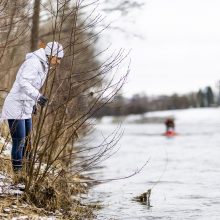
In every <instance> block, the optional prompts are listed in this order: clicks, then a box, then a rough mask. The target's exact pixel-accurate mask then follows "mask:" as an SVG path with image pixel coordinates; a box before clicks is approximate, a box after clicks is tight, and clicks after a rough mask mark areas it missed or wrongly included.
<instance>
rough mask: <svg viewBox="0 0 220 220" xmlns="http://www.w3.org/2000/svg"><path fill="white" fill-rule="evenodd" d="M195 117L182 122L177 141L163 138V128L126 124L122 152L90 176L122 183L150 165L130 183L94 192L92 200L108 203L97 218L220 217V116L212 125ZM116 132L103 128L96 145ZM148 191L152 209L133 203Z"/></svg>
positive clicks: (101, 186) (98, 130)
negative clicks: (138, 170)
mask: <svg viewBox="0 0 220 220" xmlns="http://www.w3.org/2000/svg"><path fill="white" fill-rule="evenodd" d="M218 112H219V113H220V111H219V110H218ZM215 113H216V112H215ZM194 114H195V115H196V116H197V118H196V120H193V119H192V120H186V122H184V120H180V121H179V122H178V120H176V124H177V132H178V135H177V136H176V137H174V138H166V137H165V136H163V135H162V133H163V132H164V130H165V128H164V125H163V124H135V123H134V124H128V123H127V124H126V123H125V124H123V125H122V127H121V128H120V129H121V130H124V134H123V136H122V138H121V139H120V141H119V143H118V144H117V146H116V147H115V150H116V149H118V148H119V149H118V150H117V152H116V153H115V154H113V155H112V156H111V157H110V158H109V159H107V160H105V161H103V162H102V163H101V164H99V166H97V168H96V169H95V170H93V171H92V172H90V174H91V175H93V177H94V178H95V179H98V180H106V179H112V178H116V179H117V178H121V177H126V176H128V175H130V174H132V173H133V172H135V171H136V170H137V169H139V168H141V167H142V166H143V164H145V162H146V161H148V162H147V164H146V166H145V167H144V168H143V169H142V170H141V172H140V173H138V174H136V175H134V176H132V177H130V178H128V179H122V180H117V181H109V182H108V181H107V182H106V183H103V184H99V185H96V186H94V187H93V188H92V189H91V191H90V193H89V198H90V200H92V201H97V200H99V201H101V203H102V204H103V205H104V207H103V209H101V210H99V211H98V212H97V219H100V220H102V219H133V220H135V219H199V220H201V219H205V220H207V219H220V178H219V176H220V120H219V118H220V115H218V114H216V116H213V115H212V119H213V117H218V118H216V120H211V121H209V120H200V117H198V115H197V114H196V112H194ZM199 114H200V115H201V117H202V114H201V112H200V113H199ZM211 114H212V112H210V115H211ZM183 115H184V113H183ZM206 115H208V113H207V110H206ZM207 119H208V117H207ZM192 122H193V123H192ZM116 128H117V125H116V124H111V123H100V124H98V125H97V126H96V130H95V132H94V133H93V134H92V142H93V143H95V144H98V143H100V141H101V139H103V137H107V136H108V135H109V134H110V133H111V132H112V131H113V130H115V129H116ZM148 189H152V192H151V198H150V199H151V207H148V206H146V205H144V204H141V203H139V202H136V201H133V200H132V199H133V197H135V196H138V195H140V194H142V193H143V192H146V191H147V190H148Z"/></svg>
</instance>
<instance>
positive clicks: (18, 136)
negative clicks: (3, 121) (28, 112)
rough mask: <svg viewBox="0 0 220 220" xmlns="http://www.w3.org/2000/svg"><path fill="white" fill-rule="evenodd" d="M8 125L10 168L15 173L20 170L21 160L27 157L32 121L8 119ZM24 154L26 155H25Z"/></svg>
mask: <svg viewBox="0 0 220 220" xmlns="http://www.w3.org/2000/svg"><path fill="white" fill-rule="evenodd" d="M8 125H9V129H10V133H11V137H12V151H11V157H12V166H13V169H14V170H15V171H17V170H20V169H22V159H23V157H24V156H26V155H27V151H28V150H29V149H27V146H29V148H30V144H31V143H30V141H31V140H30V133H31V130H32V120H31V118H30V119H20V120H17V119H16V120H15V119H9V120H8ZM25 154H26V155H25Z"/></svg>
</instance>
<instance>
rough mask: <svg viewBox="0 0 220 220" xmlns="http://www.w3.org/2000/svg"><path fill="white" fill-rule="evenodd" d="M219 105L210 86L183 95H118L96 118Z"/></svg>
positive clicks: (217, 98)
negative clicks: (128, 96) (129, 96)
mask: <svg viewBox="0 0 220 220" xmlns="http://www.w3.org/2000/svg"><path fill="white" fill-rule="evenodd" d="M219 104H220V103H219V97H218V96H217V95H216V94H215V93H214V92H213V90H212V88H211V87H210V86H207V87H205V88H204V89H199V91H197V92H191V93H188V94H183V95H179V94H177V93H175V94H172V95H159V96H156V97H150V96H147V95H146V94H135V95H133V96H132V97H131V98H126V97H124V96H123V95H121V94H118V95H117V96H115V97H114V99H113V100H112V102H110V103H108V104H107V105H106V106H104V107H103V108H102V109H100V110H99V111H98V112H97V113H96V117H102V116H123V115H129V114H142V113H145V112H149V111H158V110H172V109H186V108H202V107H213V106H218V105H219Z"/></svg>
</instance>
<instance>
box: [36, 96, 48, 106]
mask: <svg viewBox="0 0 220 220" xmlns="http://www.w3.org/2000/svg"><path fill="white" fill-rule="evenodd" d="M47 101H48V98H47V97H45V96H43V95H41V96H40V98H39V99H38V100H37V103H38V104H39V105H40V106H41V107H44V106H45V105H46V103H47Z"/></svg>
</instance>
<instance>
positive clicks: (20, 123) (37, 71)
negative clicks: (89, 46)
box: [1, 42, 64, 172]
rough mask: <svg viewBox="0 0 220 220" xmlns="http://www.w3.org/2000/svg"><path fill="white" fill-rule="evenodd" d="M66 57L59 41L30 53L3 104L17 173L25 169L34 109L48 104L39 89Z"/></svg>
mask: <svg viewBox="0 0 220 220" xmlns="http://www.w3.org/2000/svg"><path fill="white" fill-rule="evenodd" d="M63 56H64V52H63V47H62V45H61V44H59V43H58V42H49V43H48V44H47V45H46V47H45V48H41V49H39V50H36V51H34V52H32V53H28V54H27V55H26V59H25V61H24V63H23V64H22V65H21V67H20V68H19V70H18V72H17V76H16V79H15V82H14V84H13V86H12V88H11V90H10V92H9V94H8V95H7V97H6V99H5V101H4V104H3V108H2V116H1V117H2V118H3V119H6V120H8V125H9V129H10V134H11V137H12V152H11V157H12V166H13V170H14V171H15V172H19V171H21V169H22V159H23V156H24V153H25V150H26V149H25V148H26V146H27V144H28V137H29V135H30V133H31V130H32V119H31V118H32V113H33V108H34V107H35V106H36V105H37V104H39V105H40V106H41V107H44V106H45V105H46V102H47V101H48V99H47V98H46V97H45V96H43V95H42V94H41V93H40V92H39V90H40V89H41V87H42V86H43V84H44V82H45V80H46V77H47V74H48V70H49V66H56V65H58V64H60V60H61V58H63ZM34 110H35V108H34Z"/></svg>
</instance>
